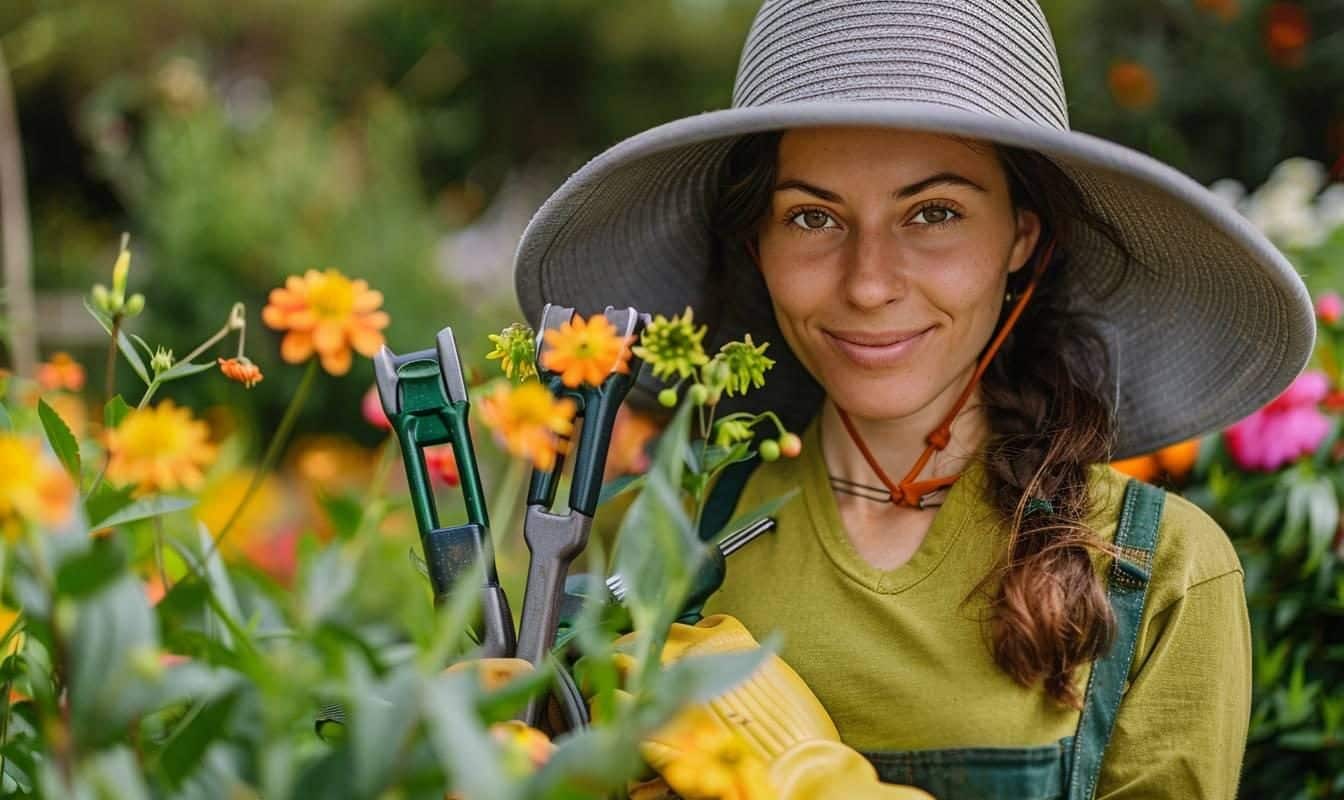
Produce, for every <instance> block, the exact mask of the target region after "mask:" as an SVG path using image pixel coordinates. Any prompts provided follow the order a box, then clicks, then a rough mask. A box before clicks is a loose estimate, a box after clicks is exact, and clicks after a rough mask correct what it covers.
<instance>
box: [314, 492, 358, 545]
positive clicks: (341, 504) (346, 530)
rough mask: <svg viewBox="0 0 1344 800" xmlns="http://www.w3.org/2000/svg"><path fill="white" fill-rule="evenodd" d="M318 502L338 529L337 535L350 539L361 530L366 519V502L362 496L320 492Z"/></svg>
mask: <svg viewBox="0 0 1344 800" xmlns="http://www.w3.org/2000/svg"><path fill="white" fill-rule="evenodd" d="M318 502H319V503H321V504H322V511H323V512H324V513H325V514H326V515H327V520H328V521H330V522H331V526H332V528H333V529H335V531H336V535H337V537H339V538H341V539H349V538H351V537H353V536H354V535H355V534H356V533H357V532H358V531H359V525H360V523H361V522H362V521H363V520H364V503H363V501H362V500H361V499H360V498H357V497H354V496H352V495H345V494H325V493H323V494H320V495H319V497H318Z"/></svg>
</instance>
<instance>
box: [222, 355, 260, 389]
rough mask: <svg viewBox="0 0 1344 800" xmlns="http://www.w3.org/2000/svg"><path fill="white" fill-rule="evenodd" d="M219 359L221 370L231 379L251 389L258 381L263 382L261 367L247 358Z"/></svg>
mask: <svg viewBox="0 0 1344 800" xmlns="http://www.w3.org/2000/svg"><path fill="white" fill-rule="evenodd" d="M218 361H219V371H220V372H222V373H224V377H226V378H228V379H229V380H231V381H238V382H239V383H241V384H242V385H243V386H245V387H247V388H248V389H251V388H252V387H253V386H256V385H257V384H258V383H261V379H262V374H261V369H260V368H258V367H257V365H256V364H253V363H252V362H251V361H249V360H248V359H246V358H243V357H241V356H240V357H238V358H221V359H218Z"/></svg>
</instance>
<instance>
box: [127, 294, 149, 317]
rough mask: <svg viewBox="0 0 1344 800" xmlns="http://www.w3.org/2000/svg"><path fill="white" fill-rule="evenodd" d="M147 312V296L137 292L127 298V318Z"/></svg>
mask: <svg viewBox="0 0 1344 800" xmlns="http://www.w3.org/2000/svg"><path fill="white" fill-rule="evenodd" d="M144 310H145V296H144V295H143V294H140V293H139V292H136V293H135V294H133V295H131V296H130V297H128V298H126V316H128V317H134V316H136V315H137V314H139V313H140V312H141V311H144Z"/></svg>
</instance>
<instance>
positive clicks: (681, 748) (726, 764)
mask: <svg viewBox="0 0 1344 800" xmlns="http://www.w3.org/2000/svg"><path fill="white" fill-rule="evenodd" d="M654 739H655V740H656V741H657V743H658V744H657V745H654V746H655V747H658V750H659V751H660V753H665V752H666V751H667V750H671V751H673V752H675V753H676V754H677V757H676V758H673V759H667V758H666V757H665V756H664V758H662V759H660V760H661V761H665V762H666V763H665V764H663V766H662V767H661V768H660V770H659V771H660V772H661V773H662V775H663V777H664V778H665V779H666V780H667V783H668V785H669V786H671V787H672V788H673V789H675V790H676V791H677V792H678V794H680V795H683V796H686V797H717V798H720V799H721V800H765V798H773V797H776V796H777V794H776V792H775V791H774V788H773V787H772V786H771V785H770V781H769V777H768V775H767V772H766V768H765V762H763V761H762V760H761V758H760V756H758V755H756V754H755V753H754V752H752V750H751V747H750V746H749V745H748V744H747V743H746V742H745V741H744V740H743V739H742V737H741V736H739V735H738V734H736V733H734V732H733V731H732V730H731V729H729V728H727V727H726V726H724V725H723V724H721V723H720V722H719V721H718V720H717V719H715V717H714V715H713V713H712V712H710V711H709V710H708V709H707V708H705V707H704V706H693V707H691V708H690V709H688V710H686V711H683V712H682V713H680V714H678V715H677V716H676V717H674V718H673V720H672V721H671V722H670V723H668V724H667V725H665V726H664V727H663V728H662V729H661V730H659V731H658V732H657V733H656V734H655V736H654Z"/></svg>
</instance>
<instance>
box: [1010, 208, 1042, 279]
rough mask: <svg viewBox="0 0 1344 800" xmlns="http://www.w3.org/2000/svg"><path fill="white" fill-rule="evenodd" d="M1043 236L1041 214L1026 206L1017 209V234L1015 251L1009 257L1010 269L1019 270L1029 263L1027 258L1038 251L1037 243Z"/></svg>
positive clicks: (1012, 270)
mask: <svg viewBox="0 0 1344 800" xmlns="http://www.w3.org/2000/svg"><path fill="white" fill-rule="evenodd" d="M1040 238H1041V215H1040V214H1037V213H1036V212H1035V211H1031V210H1029V209H1025V208H1019V209H1018V210H1017V236H1016V238H1014V239H1013V252H1012V256H1011V258H1009V259H1008V271H1009V272H1017V271H1018V270H1019V269H1022V268H1023V267H1025V266H1026V265H1027V259H1029V258H1031V254H1032V253H1033V252H1035V251H1036V243H1037V242H1038V241H1040Z"/></svg>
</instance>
